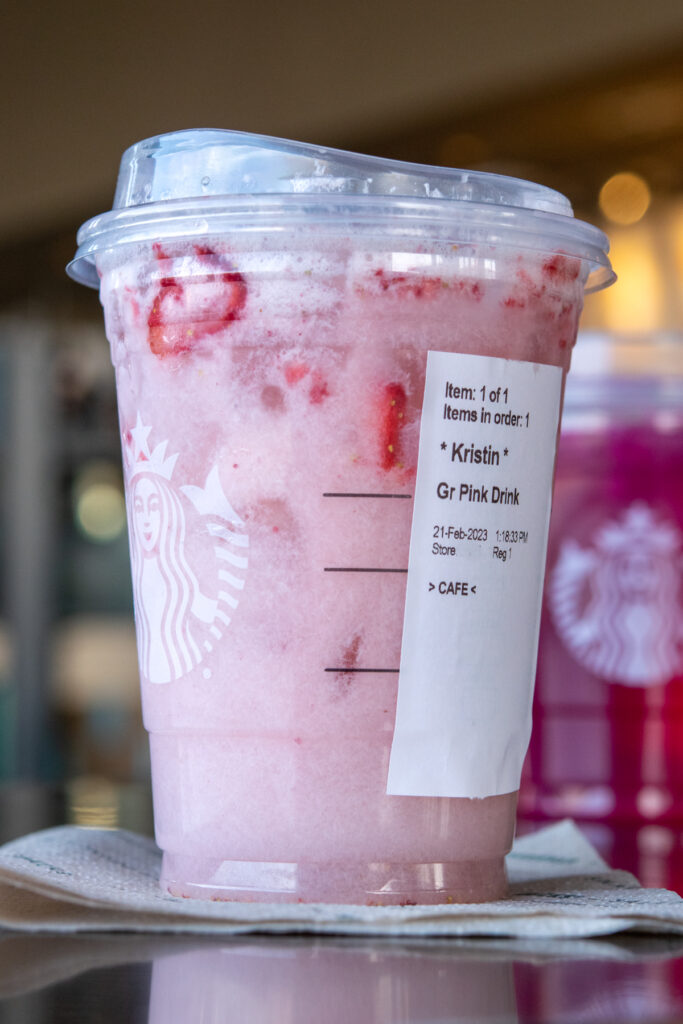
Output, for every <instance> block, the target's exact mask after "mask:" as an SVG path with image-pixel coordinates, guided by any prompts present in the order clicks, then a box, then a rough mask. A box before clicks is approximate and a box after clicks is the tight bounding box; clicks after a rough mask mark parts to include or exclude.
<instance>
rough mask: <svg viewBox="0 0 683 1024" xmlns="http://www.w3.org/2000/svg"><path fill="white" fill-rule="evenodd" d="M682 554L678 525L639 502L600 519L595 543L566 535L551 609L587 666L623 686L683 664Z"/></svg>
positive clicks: (653, 679)
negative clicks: (610, 517) (587, 543)
mask: <svg viewBox="0 0 683 1024" xmlns="http://www.w3.org/2000/svg"><path fill="white" fill-rule="evenodd" d="M682 561H683V556H682V554H681V534H680V532H679V530H678V529H677V528H676V527H675V526H674V525H672V524H671V523H667V522H666V521H665V520H663V519H660V518H658V517H657V516H656V515H655V513H654V512H653V511H652V510H651V509H650V508H649V507H648V506H647V505H645V504H644V503H642V502H637V503H635V504H633V505H631V506H630V508H628V509H627V510H626V511H625V512H624V513H623V514H622V515H621V516H620V517H619V518H618V519H614V520H611V521H609V522H607V523H606V524H605V525H604V526H602V527H601V528H600V529H599V530H598V531H597V533H596V534H595V536H594V540H593V544H592V546H590V547H581V545H579V544H578V543H577V542H576V541H574V540H567V541H565V542H564V544H563V546H562V548H561V551H560V555H559V558H558V560H557V563H556V565H555V568H554V569H553V571H552V573H551V576H550V584H549V592H548V597H549V603H550V610H551V613H552V618H553V621H554V623H555V627H556V629H557V632H558V633H559V635H560V637H561V638H562V640H563V641H564V643H565V644H566V646H567V648H568V649H569V650H570V651H571V652H572V654H573V655H574V657H575V658H576V660H577V661H578V662H579V663H580V664H581V665H582V666H583V667H584V668H587V669H588V670H589V671H591V672H593V673H594V674H595V675H597V676H600V677H602V678H603V679H606V680H608V681H610V682H617V683H624V684H626V685H627V686H647V685H654V684H656V683H663V682H666V681H667V680H669V679H671V677H672V676H674V675H676V673H678V672H681V671H683V603H682V595H681V579H682V575H681V569H682V568H683V565H682Z"/></svg>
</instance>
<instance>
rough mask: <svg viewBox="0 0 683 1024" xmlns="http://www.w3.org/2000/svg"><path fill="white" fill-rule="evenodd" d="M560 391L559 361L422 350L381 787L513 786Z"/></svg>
mask: <svg viewBox="0 0 683 1024" xmlns="http://www.w3.org/2000/svg"><path fill="white" fill-rule="evenodd" d="M561 393H562V370H561V369H560V368H559V367H557V366H544V365H541V364H538V363H524V362H516V361H514V360H509V359H499V358H493V357H489V356H473V355H459V354H457V353H451V352H429V353H428V357H427V374H426V382H425V396H424V404H423V409H422V422H421V427H420V448H419V457H418V467H417V479H416V484H415V504H414V510H413V522H412V532H411V538H410V559H409V567H408V579H407V591H406V605H405V618H404V624H403V640H402V647H401V665H400V675H399V683H398V704H397V709H396V724H395V729H394V738H393V743H392V748H391V760H390V765H389V777H388V783H387V793H389V794H392V795H404V796H451V797H487V796H494V795H496V794H501V793H510V792H514V791H515V790H517V789H519V782H520V775H521V770H522V763H523V761H524V757H525V754H526V750H527V746H528V743H529V736H530V732H531V703H532V696H533V684H534V676H535V670H536V656H537V649H538V633H539V623H540V613H541V598H542V591H543V574H544V568H545V556H546V545H547V539H548V523H549V518H550V501H551V490H552V479H553V468H554V462H555V449H556V442H557V430H558V421H559V410H560V400H561Z"/></svg>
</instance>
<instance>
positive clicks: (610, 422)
mask: <svg viewBox="0 0 683 1024" xmlns="http://www.w3.org/2000/svg"><path fill="white" fill-rule="evenodd" d="M579 351H582V355H583V356H584V358H591V359H592V361H593V362H595V363H596V364H597V365H595V366H587V367H584V368H583V370H582V368H581V366H579V367H576V368H575V371H574V372H573V376H572V379H571V380H570V382H569V385H568V387H567V394H566V400H565V411H564V423H563V429H562V436H561V439H560V445H559V450H558V461H557V475H556V483H555V502H554V507H553V516H552V521H551V527H550V540H549V549H548V580H547V586H546V593H545V599H544V610H543V617H542V628H541V641H540V650H539V661H538V679H537V689H536V706H535V717H534V733H533V738H532V743H531V749H530V754H529V760H528V764H527V769H526V772H525V786H524V788H523V794H522V798H521V803H522V809H523V811H524V813H525V814H527V815H534V816H538V817H542V818H548V817H549V818H557V817H565V816H567V815H570V816H572V817H575V818H578V819H580V820H583V821H586V822H589V821H593V822H601V823H610V824H611V825H613V826H619V825H621V826H628V827H629V828H630V830H631V837H630V841H631V842H632V843H633V841H634V839H635V838H636V829H637V828H639V827H640V828H641V829H642V830H643V831H642V833H640V834H639V835H638V848H639V850H638V851H637V850H636V847H635V844H634V846H633V849H632V852H631V855H630V856H629V859H628V861H624V859H623V857H624V854H625V852H626V849H627V847H626V845H625V843H624V842H621V843H620V844H619V845H620V848H619V849H618V850H617V857H618V858H619V866H623V867H628V868H629V869H631V870H635V871H636V872H637V873H638V874H639V876H640V877H643V876H645V877H646V878H647V881H648V883H649V884H659V885H664V884H668V885H671V884H675V885H676V886H677V887H680V886H681V884H682V878H681V873H680V868H678V869H677V871H676V876H672V874H669V873H667V871H666V869H665V868H664V864H665V862H666V859H667V857H669V855H671V854H672V853H673V851H674V848H675V846H676V845H677V842H676V837H675V833H674V832H672V831H669V829H671V827H672V826H675V828H676V829H680V828H681V827H682V826H683V755H682V753H681V751H682V749H683V747H682V744H681V740H682V739H683V690H682V683H683V364H682V362H681V346H680V340H674V341H673V343H672V341H671V340H666V341H660V342H658V341H657V340H656V339H650V340H648V341H646V342H644V343H641V344H637V343H636V341H635V340H634V341H632V342H630V343H627V342H623V341H622V342H619V341H618V340H617V339H600V338H597V337H596V338H590V339H588V338H587V339H586V342H585V343H584V347H583V349H582V348H581V346H580V347H579ZM577 370H578V371H579V372H577ZM653 826H656V827H655V828H654V838H655V851H657V845H658V853H659V859H660V862H661V863H660V870H659V871H656V870H654V869H653V866H652V864H650V863H648V862H649V861H650V860H651V857H652V852H653V851H652V848H651V842H650V840H651V838H652V836H653V832H652V828H653ZM648 829H649V831H648ZM593 838H594V840H595V841H596V842H598V843H599V845H600V846H601V847H602V850H603V852H604V853H605V854H606V855H607V856H610V858H611V856H612V855H613V851H612V849H611V848H610V847H609V845H608V844H607V842H606V839H607V838H608V833H606V832H605V831H604V830H599V831H597V832H595V833H594V836H593ZM645 877H643V880H645Z"/></svg>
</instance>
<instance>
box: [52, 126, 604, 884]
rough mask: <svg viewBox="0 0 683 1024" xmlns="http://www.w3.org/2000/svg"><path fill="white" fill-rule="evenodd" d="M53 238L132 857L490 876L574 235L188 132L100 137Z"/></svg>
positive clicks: (530, 622)
mask: <svg viewBox="0 0 683 1024" xmlns="http://www.w3.org/2000/svg"><path fill="white" fill-rule="evenodd" d="M80 241H81V247H80V249H79V253H78V256H77V259H76V261H75V263H74V264H73V266H72V273H73V274H74V276H76V277H77V278H79V279H81V280H84V281H86V282H87V283H91V284H94V283H97V282H98V280H99V281H100V287H101V296H102V301H103V304H104V309H105V316H106V322H107V331H108V335H109V338H110V341H111V346H112V355H113V361H114V365H115V368H116V375H117V391H118V401H119V412H120V420H121V429H122V437H123V451H124V463H125V468H126V486H127V495H128V504H129V523H130V536H131V556H132V564H133V579H134V588H135V604H136V625H137V635H138V647H139V652H140V668H141V676H142V689H143V704H144V714H145V723H146V726H147V728H148V729H149V731H150V734H151V752H152V773H153V786H154V802H155V821H156V830H157V839H158V841H159V843H160V845H161V847H162V848H163V850H164V868H163V884H164V885H165V886H166V887H168V888H169V889H170V890H171V891H172V892H175V893H181V894H185V895H197V896H206V897H207V898H209V897H218V898H221V897H223V898H252V899H253V898H264V897H267V898H271V899H307V900H310V899H329V900H337V901H360V902H365V901H369V902H405V901H428V902H435V901H436V902H439V901H442V900H448V899H455V900H477V899H486V898H490V897H494V896H496V895H499V894H500V893H502V892H503V891H504V889H505V875H504V864H503V857H504V854H505V852H506V850H507V849H508V848H509V845H510V842H511V838H512V832H513V824H514V813H515V792H516V790H517V788H518V783H519V771H520V767H521V759H522V758H523V755H524V749H525V747H526V743H527V739H528V727H529V707H528V706H529V699H530V697H529V695H530V680H531V678H532V677H533V660H534V654H535V638H536V628H537V622H536V620H537V611H538V608H537V606H538V601H539V586H540V583H539V581H540V579H541V576H542V564H543V557H544V549H545V531H546V527H547V508H548V501H549V486H550V477H551V475H552V465H553V459H554V446H555V434H556V429H557V415H558V407H559V399H560V392H561V387H562V380H563V374H564V372H565V371H566V369H567V366H568V362H569V356H570V351H571V348H572V345H573V343H574V338H575V333H576V324H577V319H578V315H579V311H580V307H581V302H582V295H583V291H584V287H585V285H586V282H588V283H589V286H590V287H599V286H601V285H604V284H605V283H608V282H609V279H610V273H611V271H610V269H609V263H608V261H607V258H606V256H605V251H604V250H605V239H604V236H602V235H601V234H600V232H597V231H595V229H593V228H590V227H589V226H587V225H584V224H580V223H579V222H576V221H574V219H573V218H572V216H571V208H570V207H569V204H568V203H567V201H566V200H564V198H563V197H561V196H559V195H557V193H554V192H551V191H550V190H548V189H544V188H541V187H540V186H535V185H530V184H529V183H525V182H519V181H514V180H512V179H505V178H499V177H496V176H492V175H478V174H473V173H470V172H456V171H448V170H443V169H436V168H423V167H418V166H416V165H406V164H398V163H394V162H391V161H380V160H375V159H373V158H368V157H359V156H354V155H351V154H344V153H337V152H334V151H325V150H320V149H316V148H314V147H310V146H304V145H299V144H295V143H284V142H282V141H279V140H273V139H265V138H259V137H254V136H244V135H240V134H237V133H224V132H208V131H207V132H187V133H178V134H176V135H171V136H162V137H160V138H158V139H153V140H149V141H148V142H145V143H140V144H139V145H138V146H137V147H133V149H132V150H131V151H129V152H128V153H127V154H126V155H125V156H124V160H123V163H122V169H121V174H120V180H119V188H118V191H117V197H116V200H115V209H114V211H113V212H112V213H110V214H105V215H104V216H102V217H99V218H96V219H95V220H93V221H91V222H89V224H88V225H86V226H85V227H84V228H83V229H82V232H81V235H80ZM93 264H96V267H97V272H96V271H95V266H94V265H93ZM98 275H99V278H98ZM428 352H429V357H428ZM418 456H419V469H418ZM152 501H154V509H152V508H151V503H152ZM411 531H412V535H411ZM408 568H409V569H410V571H409V572H408ZM404 608H406V609H407V613H406V614H405V616H404ZM399 665H400V680H399V682H398V698H397V680H398V677H399ZM501 684H502V685H501Z"/></svg>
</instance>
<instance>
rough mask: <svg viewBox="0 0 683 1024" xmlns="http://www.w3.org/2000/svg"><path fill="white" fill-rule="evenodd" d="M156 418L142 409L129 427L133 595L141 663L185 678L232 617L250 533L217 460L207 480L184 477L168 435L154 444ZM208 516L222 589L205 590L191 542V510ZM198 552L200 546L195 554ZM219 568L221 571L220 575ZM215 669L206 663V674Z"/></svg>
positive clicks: (208, 555) (209, 555)
mask: <svg viewBox="0 0 683 1024" xmlns="http://www.w3.org/2000/svg"><path fill="white" fill-rule="evenodd" d="M151 430H152V428H151V426H148V425H145V424H144V423H143V422H142V419H141V417H140V415H139V414H138V419H137V423H136V425H135V427H134V428H133V429H132V430H130V431H127V432H124V435H123V451H124V463H125V468H126V476H127V488H126V494H127V505H128V523H129V536H130V549H131V565H132V571H133V596H134V601H135V623H136V629H137V640H138V653H139V659H140V671H141V673H142V675H143V676H144V677H145V678H146V679H148V680H149V682H151V683H168V682H171V681H172V680H175V679H180V678H181V677H182V676H184V675H187V673H188V672H191V671H192V670H193V669H195V668H197V666H198V665H200V664H201V663H202V661H204V659H205V658H206V656H207V655H208V654H209V653H210V652H211V651H212V650H213V647H214V643H215V642H216V641H218V640H220V639H221V637H222V636H223V634H224V632H225V629H226V628H227V627H228V626H229V624H230V612H231V611H232V610H234V609H235V608H237V605H238V603H239V596H240V592H241V591H242V590H243V588H244V578H245V572H246V569H247V549H248V546H249V538H248V536H247V534H246V531H245V527H244V523H243V521H242V520H241V519H240V517H239V516H238V515H237V513H236V512H235V510H234V509H233V508H232V506H231V504H230V502H229V501H228V499H227V497H226V496H225V493H224V492H223V488H222V486H221V482H220V477H219V475H218V467H217V466H214V467H213V469H212V470H211V472H210V473H209V475H208V477H207V479H206V483H205V484H204V486H203V487H197V486H195V485H192V484H185V485H180V486H178V485H176V484H175V483H174V482H173V480H172V477H173V472H174V469H175V465H176V461H177V459H178V453H177V452H176V453H175V454H173V455H169V456H167V455H166V448H167V446H168V441H162V442H161V443H160V444H158V445H157V446H156V447H155V448H154V449H153V450H150V448H149V442H148V438H149V435H150V433H151ZM197 514H198V515H199V516H200V517H201V519H202V520H203V527H204V529H203V531H202V535H203V536H204V537H205V547H206V550H205V551H202V552H201V557H202V562H203V564H204V565H205V566H206V565H207V564H208V566H209V567H210V569H211V573H210V574H209V580H208V581H207V579H206V577H207V573H206V569H204V571H203V572H202V578H203V581H205V583H206V582H209V583H213V582H214V581H215V588H214V589H215V590H216V596H215V597H211V596H209V595H208V594H206V593H204V592H203V591H202V587H201V586H200V584H199V580H198V579H197V575H196V573H195V571H194V569H193V567H192V565H191V561H192V559H191V558H190V557H189V553H188V544H187V520H188V515H190V516H193V517H196V515H197ZM195 557H196V554H195ZM214 573H215V576H214ZM210 675H211V672H210V669H208V668H204V676H205V678H208V677H209V676H210Z"/></svg>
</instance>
